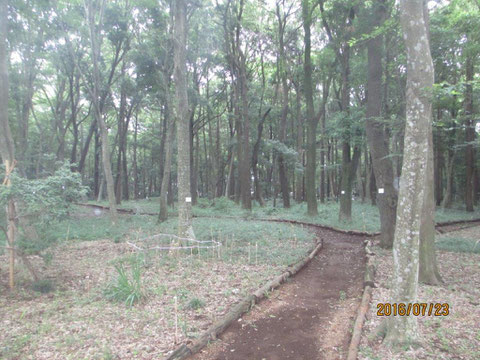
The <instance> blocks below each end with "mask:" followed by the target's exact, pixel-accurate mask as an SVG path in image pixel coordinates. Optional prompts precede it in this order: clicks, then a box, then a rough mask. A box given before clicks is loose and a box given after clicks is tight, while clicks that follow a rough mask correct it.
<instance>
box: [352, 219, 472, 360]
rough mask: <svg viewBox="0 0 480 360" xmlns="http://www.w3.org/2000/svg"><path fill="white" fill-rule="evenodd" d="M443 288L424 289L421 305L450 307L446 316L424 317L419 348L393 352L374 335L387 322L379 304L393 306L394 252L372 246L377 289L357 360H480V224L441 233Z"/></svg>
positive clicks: (422, 287)
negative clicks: (445, 304)
mask: <svg viewBox="0 0 480 360" xmlns="http://www.w3.org/2000/svg"><path fill="white" fill-rule="evenodd" d="M437 246H439V247H441V248H443V249H447V250H448V251H445V250H439V251H437V260H438V265H439V270H440V274H441V276H442V279H443V281H444V284H442V285H441V286H429V285H420V286H419V291H418V302H420V303H442V304H444V303H447V304H448V305H449V315H448V316H420V317H419V318H418V321H419V333H420V344H421V346H418V347H405V348H404V349H402V350H401V351H399V352H392V351H391V350H390V349H389V348H387V347H384V346H381V342H380V340H379V339H378V338H374V337H373V336H372V335H373V334H374V332H375V330H376V329H377V327H378V325H379V324H380V323H381V321H382V320H383V319H384V318H383V317H379V316H377V304H379V303H387V302H390V285H389V284H390V281H391V276H392V270H393V269H392V262H391V257H392V253H391V251H385V250H382V249H381V248H379V247H374V248H373V251H374V252H375V254H376V262H377V264H376V267H377V272H376V278H375V280H376V281H375V283H376V285H377V288H375V289H373V296H372V300H371V302H370V308H369V311H368V313H367V321H366V323H365V327H364V333H363V337H362V341H361V345H360V354H359V360H364V359H369V360H380V359H381V360H383V359H391V360H397V359H398V360H405V359H439V360H440V359H463V360H467V359H468V360H477V359H480V226H475V227H469V228H466V229H462V230H459V231H453V232H449V233H446V234H443V235H437Z"/></svg>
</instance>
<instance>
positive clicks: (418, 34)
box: [385, 0, 433, 344]
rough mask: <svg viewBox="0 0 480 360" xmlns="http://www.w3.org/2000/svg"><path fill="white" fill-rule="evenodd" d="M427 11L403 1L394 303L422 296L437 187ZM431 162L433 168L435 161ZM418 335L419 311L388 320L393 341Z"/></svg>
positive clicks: (413, 0) (416, 1)
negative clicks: (424, 247)
mask: <svg viewBox="0 0 480 360" xmlns="http://www.w3.org/2000/svg"><path fill="white" fill-rule="evenodd" d="M423 11H424V4H423V0H402V1H401V2H400V20H401V23H402V28H403V32H404V40H405V46H406V49H407V91H406V96H407V102H406V104H407V105H406V107H407V117H406V126H405V143H404V152H403V167H402V176H401V180H400V191H399V201H398V211H397V226H396V229H395V240H394V244H393V266H394V274H393V284H392V285H393V286H392V290H393V293H392V299H391V303H392V304H393V303H397V304H398V303H407V304H408V303H414V302H416V300H417V289H418V272H419V242H420V227H421V218H422V216H423V214H422V212H423V210H424V209H425V200H426V199H427V194H426V193H427V189H428V187H431V186H432V184H431V183H428V180H429V176H427V173H428V162H429V161H431V160H432V159H431V157H430V156H429V139H431V115H432V114H431V111H432V105H431V98H430V95H429V90H431V89H432V87H433V63H432V57H431V55H430V45H429V41H428V34H427V25H426V22H425V18H424V14H423ZM429 158H430V160H429ZM426 164H427V165H426ZM430 166H432V170H433V165H432V164H431V165H430ZM431 195H432V196H433V192H431ZM417 338H418V333H417V318H416V317H415V316H391V317H390V318H389V319H388V326H387V335H386V339H385V340H386V342H387V343H390V344H405V343H409V342H411V341H416V340H417Z"/></svg>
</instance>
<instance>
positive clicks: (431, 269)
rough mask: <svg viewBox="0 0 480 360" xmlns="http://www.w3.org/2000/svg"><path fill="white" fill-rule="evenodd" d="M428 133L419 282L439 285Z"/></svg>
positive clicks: (431, 159) (432, 175) (430, 130)
mask: <svg viewBox="0 0 480 360" xmlns="http://www.w3.org/2000/svg"><path fill="white" fill-rule="evenodd" d="M426 11H428V10H426ZM428 132H429V133H428V161H427V169H426V171H427V174H426V184H427V186H426V189H425V200H424V202H423V208H422V216H421V220H420V270H419V271H420V272H419V278H418V280H419V281H420V282H421V283H424V284H429V285H439V284H441V283H442V279H441V277H440V273H439V271H438V265H437V256H436V253H435V199H434V187H433V186H432V184H433V180H434V179H433V178H434V174H433V167H434V162H433V136H432V125H431V123H430V127H429V130H428Z"/></svg>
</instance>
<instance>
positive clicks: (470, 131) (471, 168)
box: [464, 56, 476, 212]
mask: <svg viewBox="0 0 480 360" xmlns="http://www.w3.org/2000/svg"><path fill="white" fill-rule="evenodd" d="M474 74H475V71H474V60H473V57H472V56H467V60H466V64H465V81H466V84H465V100H464V108H465V119H466V121H465V142H466V143H467V146H466V150H465V167H466V186H465V205H466V210H467V211H469V212H472V211H473V198H474V195H475V194H474V193H473V177H474V173H475V156H474V149H473V146H474V145H473V142H474V141H475V137H476V136H475V121H474V119H473V85H472V81H473V76H474Z"/></svg>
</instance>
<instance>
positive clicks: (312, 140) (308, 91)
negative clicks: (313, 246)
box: [302, 0, 318, 216]
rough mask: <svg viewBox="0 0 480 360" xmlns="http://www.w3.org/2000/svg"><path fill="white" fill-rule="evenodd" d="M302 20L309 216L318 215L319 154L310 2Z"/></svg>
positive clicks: (304, 7)
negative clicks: (316, 179) (317, 171)
mask: <svg viewBox="0 0 480 360" xmlns="http://www.w3.org/2000/svg"><path fill="white" fill-rule="evenodd" d="M302 19H303V29H304V31H305V38H304V39H305V40H304V41H305V50H304V54H305V55H304V56H305V60H304V63H303V72H304V84H303V88H304V92H305V101H306V103H307V166H306V171H305V180H306V184H305V185H306V186H305V187H306V193H307V194H306V195H307V213H308V215H309V216H316V215H318V208H317V188H316V185H315V177H316V167H317V164H316V152H317V125H318V118H316V117H315V114H314V108H313V84H312V60H311V34H310V27H311V24H312V14H311V9H310V6H309V1H308V0H302Z"/></svg>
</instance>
